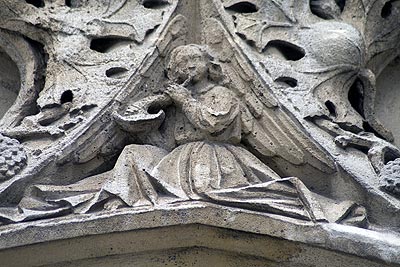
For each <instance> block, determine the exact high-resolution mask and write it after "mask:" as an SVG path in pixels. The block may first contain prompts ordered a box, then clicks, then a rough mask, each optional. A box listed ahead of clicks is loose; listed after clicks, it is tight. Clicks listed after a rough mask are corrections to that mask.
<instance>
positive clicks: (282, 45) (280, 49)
mask: <svg viewBox="0 0 400 267" xmlns="http://www.w3.org/2000/svg"><path fill="white" fill-rule="evenodd" d="M263 52H266V53H269V54H276V53H280V54H281V55H282V56H283V57H284V58H285V59H286V60H290V61H297V60H300V59H302V58H303V57H304V56H305V55H306V53H305V52H304V49H303V48H301V47H299V46H297V45H294V44H292V43H289V42H286V41H282V40H273V41H269V42H268V44H267V45H266V46H265V47H264V49H263Z"/></svg>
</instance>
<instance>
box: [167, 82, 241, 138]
mask: <svg viewBox="0 0 400 267" xmlns="http://www.w3.org/2000/svg"><path fill="white" fill-rule="evenodd" d="M170 96H171V98H172V99H174V102H177V104H178V105H181V106H182V111H183V113H184V114H185V115H186V117H187V118H188V119H189V121H190V122H191V123H192V124H193V125H194V126H195V127H197V128H199V129H202V130H204V131H208V132H210V133H217V132H220V131H222V130H223V129H225V128H227V127H228V126H229V125H230V124H231V123H232V122H233V120H234V119H235V118H236V117H237V116H238V114H239V103H238V100H237V98H236V97H235V96H234V94H233V93H232V92H231V91H230V90H229V89H227V88H225V87H221V86H218V87H215V88H213V89H212V90H210V91H209V92H207V93H206V96H205V98H204V100H202V101H199V100H196V99H194V98H193V97H192V96H191V95H190V94H186V93H182V94H180V95H174V93H171V94H170Z"/></svg>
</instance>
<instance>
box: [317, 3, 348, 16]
mask: <svg viewBox="0 0 400 267" xmlns="http://www.w3.org/2000/svg"><path fill="white" fill-rule="evenodd" d="M335 4H336V6H337V7H338V9H339V10H340V13H342V12H343V10H344V7H345V5H346V1H345V0H335ZM332 8H334V7H329V5H328V6H326V2H325V1H324V0H311V1H310V10H311V12H312V13H313V14H314V15H316V16H318V17H320V18H322V19H328V20H329V19H335V18H336V15H337V14H336V9H334V10H332Z"/></svg>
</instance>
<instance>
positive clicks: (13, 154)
mask: <svg viewBox="0 0 400 267" xmlns="http://www.w3.org/2000/svg"><path fill="white" fill-rule="evenodd" d="M26 160H27V156H26V153H25V151H24V149H23V147H22V146H21V144H20V143H19V142H18V140H15V139H11V138H9V137H6V136H3V135H1V134H0V181H1V180H6V179H9V178H11V177H13V176H14V175H16V174H18V173H19V172H20V171H21V169H22V168H23V167H24V166H25V165H26Z"/></svg>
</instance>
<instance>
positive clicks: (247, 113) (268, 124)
mask: <svg viewBox="0 0 400 267" xmlns="http://www.w3.org/2000/svg"><path fill="white" fill-rule="evenodd" d="M249 105H250V104H249V103H246V104H244V105H243V106H242V123H243V126H244V133H245V134H244V136H243V138H244V141H245V143H247V144H248V145H249V146H251V148H252V149H255V150H256V151H257V152H258V153H260V154H262V155H264V156H269V157H275V156H276V157H281V158H283V159H285V160H287V161H288V162H290V163H292V164H295V165H304V164H310V165H311V166H313V167H315V168H317V169H319V170H321V171H329V170H330V171H332V170H334V164H333V161H332V160H331V159H330V158H329V157H328V156H327V154H326V153H325V152H324V151H323V150H322V148H320V147H319V146H318V145H317V144H316V143H314V142H313V141H312V140H311V139H310V137H309V136H307V135H306V134H305V132H304V131H302V130H301V126H300V124H299V123H298V122H296V121H295V119H294V118H292V117H290V116H289V115H288V114H286V113H285V111H284V110H283V109H282V108H281V107H267V106H266V105H263V104H262V103H261V102H259V103H257V105H262V112H261V113H260V114H254V113H253V112H251V110H253V109H254V108H253V107H252V106H249Z"/></svg>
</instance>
